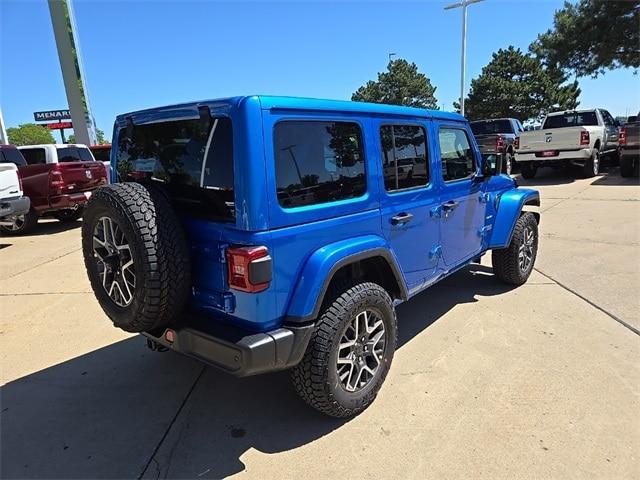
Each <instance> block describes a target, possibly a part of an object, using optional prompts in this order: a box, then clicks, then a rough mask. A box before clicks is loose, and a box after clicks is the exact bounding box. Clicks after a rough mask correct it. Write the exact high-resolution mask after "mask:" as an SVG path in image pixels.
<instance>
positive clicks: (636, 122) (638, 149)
mask: <svg viewBox="0 0 640 480" xmlns="http://www.w3.org/2000/svg"><path fill="white" fill-rule="evenodd" d="M618 142H619V145H620V175H622V176H623V177H632V176H634V175H638V170H640V112H639V113H638V115H637V116H631V117H629V119H628V120H627V123H625V124H624V125H623V126H622V127H621V128H620V135H619V137H618Z"/></svg>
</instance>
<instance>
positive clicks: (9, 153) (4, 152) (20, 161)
mask: <svg viewBox="0 0 640 480" xmlns="http://www.w3.org/2000/svg"><path fill="white" fill-rule="evenodd" d="M0 162H2V163H13V164H15V165H16V166H18V167H24V166H26V165H27V162H26V160H25V159H24V157H23V156H22V155H21V154H20V150H18V149H17V148H3V149H1V150H0Z"/></svg>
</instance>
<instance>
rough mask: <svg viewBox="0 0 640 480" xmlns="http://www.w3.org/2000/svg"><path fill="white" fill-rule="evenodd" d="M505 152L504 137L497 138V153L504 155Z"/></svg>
mask: <svg viewBox="0 0 640 480" xmlns="http://www.w3.org/2000/svg"><path fill="white" fill-rule="evenodd" d="M503 151H504V138H502V135H498V136H497V137H496V152H498V153H502V152H503Z"/></svg>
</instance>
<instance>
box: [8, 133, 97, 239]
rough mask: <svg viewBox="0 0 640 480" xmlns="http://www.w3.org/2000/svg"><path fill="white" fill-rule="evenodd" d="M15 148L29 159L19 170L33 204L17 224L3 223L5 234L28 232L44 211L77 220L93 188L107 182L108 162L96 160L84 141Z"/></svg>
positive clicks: (62, 217)
mask: <svg viewBox="0 0 640 480" xmlns="http://www.w3.org/2000/svg"><path fill="white" fill-rule="evenodd" d="M10 148H11V147H10ZM12 148H13V150H14V151H15V152H19V154H21V155H22V157H24V159H25V160H26V165H20V164H18V172H19V173H20V178H21V179H22V186H23V189H24V192H25V194H26V195H27V196H28V197H29V199H30V200H31V208H30V209H29V211H28V212H27V213H26V214H25V215H24V216H18V217H17V218H16V223H15V224H14V225H12V226H6V225H0V231H2V232H3V233H5V234H13V235H16V234H22V233H25V232H28V231H29V230H31V229H32V228H34V227H35V226H36V224H37V222H38V217H41V216H43V215H53V216H54V217H55V218H57V219H58V220H60V221H62V222H70V221H76V220H77V219H78V218H80V217H81V216H82V211H83V207H84V205H85V203H86V202H87V200H88V198H89V197H90V196H91V192H92V191H93V190H95V189H96V188H98V187H99V186H101V185H104V184H105V183H107V179H106V171H105V168H104V165H103V164H102V163H101V162H96V161H95V160H94V158H93V156H92V155H91V152H90V151H89V149H88V148H87V147H86V146H84V145H70V144H67V145H30V146H25V147H18V148H17V149H16V148H15V147H12ZM16 158H17V157H16Z"/></svg>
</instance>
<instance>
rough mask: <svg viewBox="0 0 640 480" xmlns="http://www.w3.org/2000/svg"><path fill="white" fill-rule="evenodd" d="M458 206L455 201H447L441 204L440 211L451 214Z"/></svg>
mask: <svg viewBox="0 0 640 480" xmlns="http://www.w3.org/2000/svg"><path fill="white" fill-rule="evenodd" d="M458 205H460V204H459V203H458V202H456V201H455V200H449V201H448V202H446V203H443V204H442V209H443V210H444V211H445V212H451V211H452V210H455V209H456V208H458Z"/></svg>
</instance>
